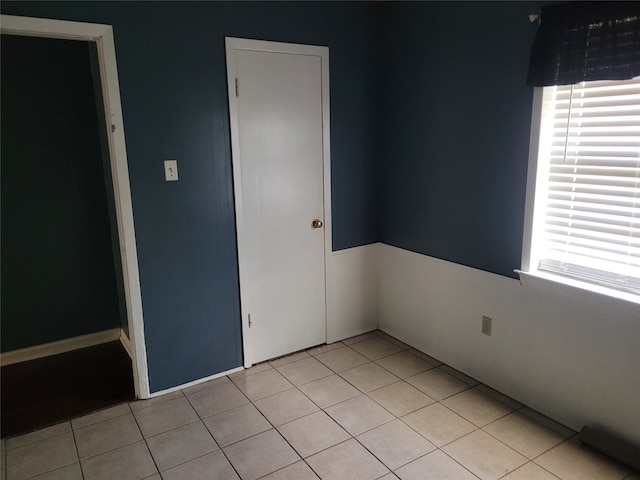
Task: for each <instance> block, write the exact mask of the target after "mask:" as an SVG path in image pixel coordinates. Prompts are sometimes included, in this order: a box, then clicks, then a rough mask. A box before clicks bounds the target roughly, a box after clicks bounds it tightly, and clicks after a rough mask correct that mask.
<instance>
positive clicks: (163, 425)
mask: <svg viewBox="0 0 640 480" xmlns="http://www.w3.org/2000/svg"><path fill="white" fill-rule="evenodd" d="M134 416H135V417H136V421H137V422H138V426H139V427H140V431H141V432H142V435H143V436H144V437H145V438H146V437H151V436H153V435H158V434H159V433H163V432H167V431H169V430H173V429H174V428H178V427H182V426H183V425H187V424H188V423H193V422H195V421H197V420H199V419H198V415H196V412H194V410H193V408H191V405H189V402H188V401H187V399H186V398H185V397H184V396H182V395H181V396H180V397H178V398H176V399H175V400H170V401H168V402H164V403H160V404H158V405H153V406H151V407H148V408H145V409H143V410H139V411H136V412H134Z"/></svg>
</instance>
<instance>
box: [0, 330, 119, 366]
mask: <svg viewBox="0 0 640 480" xmlns="http://www.w3.org/2000/svg"><path fill="white" fill-rule="evenodd" d="M120 332H121V329H120V328H119V327H118V328H112V329H110V330H103V331H102V332H96V333H89V334H87V335H80V336H78V337H71V338H65V339H63V340H58V341H56V342H49V343H43V344H41V345H35V346H33V347H27V348H21V349H19V350H11V351H10V352H3V353H2V354H0V365H2V366H3V367H4V366H6V365H13V364H14V363H20V362H28V361H29V360H36V359H38V358H44V357H50V356H51V355H58V354H59V353H66V352H71V351H73V350H79V349H81V348H86V347H93V346H95V345H100V344H102V343H108V342H114V341H116V340H118V339H119V338H120V335H121V334H120Z"/></svg>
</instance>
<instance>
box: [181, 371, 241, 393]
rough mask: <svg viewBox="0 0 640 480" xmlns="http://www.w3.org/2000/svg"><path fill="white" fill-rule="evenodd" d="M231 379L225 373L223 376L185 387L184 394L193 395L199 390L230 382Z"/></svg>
mask: <svg viewBox="0 0 640 480" xmlns="http://www.w3.org/2000/svg"><path fill="white" fill-rule="evenodd" d="M229 382H231V380H230V379H229V377H228V376H226V375H224V376H222V377H218V378H214V379H212V380H207V381H206V382H202V383H198V384H196V385H193V386H191V387H187V388H183V389H182V393H183V394H184V395H191V394H193V393H196V392H197V391H199V390H204V389H206V388H211V387H217V386H220V385H224V384H225V383H229Z"/></svg>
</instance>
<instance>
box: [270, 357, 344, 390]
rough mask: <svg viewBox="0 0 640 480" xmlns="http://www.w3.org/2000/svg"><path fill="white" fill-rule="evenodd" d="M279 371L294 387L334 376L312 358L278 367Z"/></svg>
mask: <svg viewBox="0 0 640 480" xmlns="http://www.w3.org/2000/svg"><path fill="white" fill-rule="evenodd" d="M278 371H279V372H280V373H281V374H282V375H284V377H285V378H286V379H287V380H289V381H290V382H291V383H293V384H294V385H304V384H305V383H309V382H313V381H314V380H318V379H319V378H324V377H328V376H329V375H333V372H332V371H331V370H329V369H328V368H327V367H325V366H324V365H323V364H322V363H320V362H319V361H318V360H316V359H315V358H313V357H311V356H308V357H307V358H304V359H302V360H298V361H296V362H292V363H287V364H286V365H283V366H281V367H278Z"/></svg>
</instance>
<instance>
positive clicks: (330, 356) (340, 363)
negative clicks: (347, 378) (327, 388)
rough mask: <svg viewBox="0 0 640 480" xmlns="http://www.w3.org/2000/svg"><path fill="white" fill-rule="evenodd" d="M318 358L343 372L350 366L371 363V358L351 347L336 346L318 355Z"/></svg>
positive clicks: (328, 365) (333, 368)
mask: <svg viewBox="0 0 640 480" xmlns="http://www.w3.org/2000/svg"><path fill="white" fill-rule="evenodd" d="M316 358H317V359H318V360H320V361H321V362H322V363H324V364H325V365H326V366H327V367H329V368H330V369H331V370H333V371H334V372H342V371H344V370H348V369H350V368H354V367H359V366H360V365H364V364H365V363H369V359H368V358H367V357H365V356H363V355H360V354H359V353H358V352H356V351H355V350H353V349H351V348H349V347H342V348H336V349H335V350H330V351H328V352H324V353H320V354H318V355H316Z"/></svg>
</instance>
